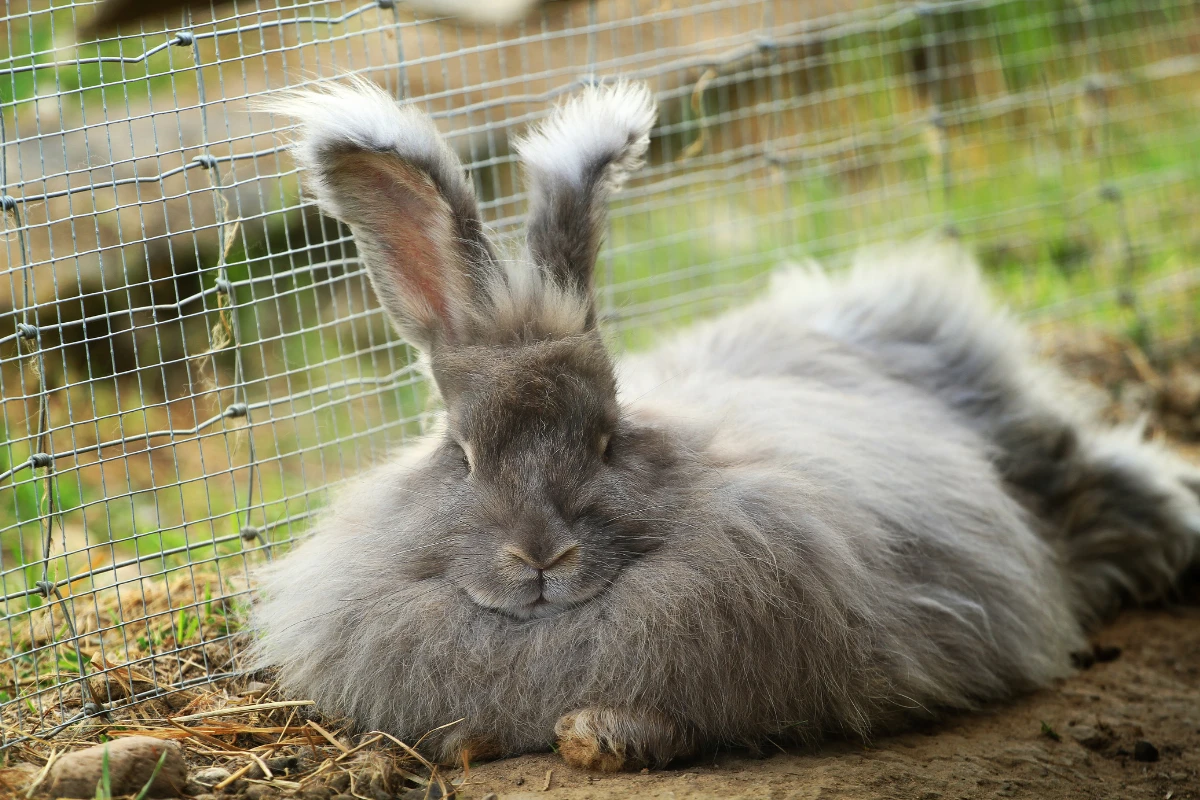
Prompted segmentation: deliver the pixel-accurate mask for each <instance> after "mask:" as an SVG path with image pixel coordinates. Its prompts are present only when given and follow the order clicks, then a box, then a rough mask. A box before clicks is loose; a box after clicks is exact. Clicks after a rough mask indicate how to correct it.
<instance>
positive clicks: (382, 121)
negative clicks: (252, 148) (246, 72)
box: [259, 76, 469, 218]
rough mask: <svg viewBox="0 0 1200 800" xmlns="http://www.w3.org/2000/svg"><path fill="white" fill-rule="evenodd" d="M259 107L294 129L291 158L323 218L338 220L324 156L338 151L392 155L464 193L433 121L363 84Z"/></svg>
mask: <svg viewBox="0 0 1200 800" xmlns="http://www.w3.org/2000/svg"><path fill="white" fill-rule="evenodd" d="M259 107H260V109H261V110H263V111H269V112H273V113H276V114H280V115H283V116H286V117H290V118H292V119H294V120H295V121H296V122H297V123H298V125H297V137H296V140H295V143H294V145H293V147H292V156H293V158H294V159H295V160H296V163H297V165H298V166H299V167H300V168H301V169H302V170H304V171H306V172H307V173H308V178H307V185H308V188H309V189H310V191H312V192H313V194H314V195H315V196H316V199H317V202H318V203H319V204H320V206H321V208H322V210H324V211H325V212H326V213H327V214H330V215H332V216H335V217H338V218H341V217H342V214H341V209H340V208H339V207H338V204H337V202H336V201H335V199H334V197H333V194H332V193H331V192H330V191H328V185H327V181H328V175H327V170H326V163H327V161H328V156H329V155H330V154H332V153H334V152H336V151H339V150H342V151H344V150H368V151H373V152H380V153H391V154H394V155H396V156H397V157H399V158H400V159H402V160H403V161H406V162H410V163H415V164H418V165H420V166H421V167H422V168H423V169H425V170H426V171H427V172H429V173H430V175H431V176H432V177H433V178H434V179H435V180H437V181H438V182H439V183H440V184H442V186H444V187H446V186H453V187H459V186H461V187H462V188H463V189H464V190H466V191H469V186H467V184H466V177H465V176H464V175H463V173H462V170H461V168H460V167H459V166H458V157H457V156H456V155H455V154H454V153H453V151H451V149H450V147H449V145H447V144H446V142H445V140H443V139H442V136H441V134H440V133H439V132H438V129H437V126H436V125H434V123H433V120H432V119H430V118H429V116H428V115H426V114H425V113H424V112H422V111H420V110H419V109H417V108H416V107H414V106H411V105H403V104H400V103H398V102H397V101H396V100H395V98H393V97H392V96H391V95H389V94H388V93H387V92H386V91H384V90H383V89H382V88H381V87H380V86H378V85H377V84H375V83H372V82H371V81H369V80H366V79H365V78H360V77H355V76H348V77H347V78H346V80H345V81H343V82H338V83H328V84H324V85H322V86H320V87H319V88H316V89H302V90H297V91H291V92H282V93H280V94H278V95H276V96H274V97H272V98H269V99H267V100H266V101H264V102H263V103H261V105H260V106H259Z"/></svg>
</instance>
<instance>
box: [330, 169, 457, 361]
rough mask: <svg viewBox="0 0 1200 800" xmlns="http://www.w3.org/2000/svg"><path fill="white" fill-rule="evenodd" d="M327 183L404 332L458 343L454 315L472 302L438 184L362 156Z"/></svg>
mask: <svg viewBox="0 0 1200 800" xmlns="http://www.w3.org/2000/svg"><path fill="white" fill-rule="evenodd" d="M329 178H330V179H329V184H330V186H331V187H332V188H334V190H335V191H336V192H337V193H338V205H339V206H340V207H341V211H342V216H343V218H344V221H346V222H348V223H349V224H350V225H351V227H353V228H354V233H355V236H356V237H357V238H358V239H359V244H360V248H361V247H362V245H366V246H367V248H366V249H367V250H368V251H369V252H368V255H367V267H368V269H369V270H370V272H371V275H372V279H373V280H374V281H375V283H376V286H377V289H378V291H379V295H380V301H381V302H382V303H383V304H384V306H385V307H386V308H387V310H388V311H389V312H391V313H392V315H393V316H394V317H395V318H396V321H397V322H398V323H399V325H400V326H401V328H402V329H403V328H406V327H407V326H409V325H415V326H416V327H418V328H420V329H422V330H423V332H424V333H425V334H426V335H427V336H428V337H429V338H430V339H433V338H437V334H440V335H441V336H442V337H444V338H446V339H449V340H453V339H455V338H457V337H456V336H455V335H454V331H453V322H454V319H453V315H454V312H455V311H460V312H461V311H465V310H466V309H465V308H456V306H458V305H465V304H466V303H468V302H469V296H468V293H467V292H466V289H465V282H466V275H465V273H464V269H463V265H462V264H461V263H460V259H459V257H458V255H457V253H458V249H457V247H456V244H455V239H454V221H453V218H452V215H451V211H450V206H449V205H448V204H447V203H446V201H445V200H444V199H443V198H442V196H441V193H440V192H439V191H438V189H437V187H436V186H435V185H434V183H433V181H431V180H430V179H429V177H428V176H426V175H425V174H424V173H422V172H421V171H420V170H418V169H416V168H414V167H412V166H410V165H408V164H406V163H404V162H402V161H400V160H398V159H396V158H395V157H392V156H388V155H386V154H382V153H361V152H359V153H348V154H346V155H344V156H342V157H341V158H339V159H338V160H337V163H336V165H335V167H334V169H333V170H332V171H331V173H330V175H329ZM380 262H382V263H380ZM387 295H392V296H391V297H388V296H387Z"/></svg>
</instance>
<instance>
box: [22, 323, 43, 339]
mask: <svg viewBox="0 0 1200 800" xmlns="http://www.w3.org/2000/svg"><path fill="white" fill-rule="evenodd" d="M17 335H18V336H20V337H21V338H22V339H36V338H38V329H37V326H36V325H30V324H29V323H27V322H18V323H17Z"/></svg>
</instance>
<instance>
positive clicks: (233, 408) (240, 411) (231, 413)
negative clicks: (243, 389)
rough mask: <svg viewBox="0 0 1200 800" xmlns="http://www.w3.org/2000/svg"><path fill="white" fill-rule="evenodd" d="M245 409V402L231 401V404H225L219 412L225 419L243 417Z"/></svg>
mask: <svg viewBox="0 0 1200 800" xmlns="http://www.w3.org/2000/svg"><path fill="white" fill-rule="evenodd" d="M247 411H248V409H247V407H246V404H245V403H233V404H232V405H230V406H227V407H226V408H225V410H224V411H223V412H221V416H223V417H225V418H226V419H233V418H234V417H244V416H246V412H247Z"/></svg>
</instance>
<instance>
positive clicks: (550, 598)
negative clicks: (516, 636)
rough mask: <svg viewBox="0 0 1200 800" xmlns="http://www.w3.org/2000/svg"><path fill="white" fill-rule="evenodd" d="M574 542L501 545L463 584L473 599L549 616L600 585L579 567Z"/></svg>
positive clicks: (521, 614)
mask: <svg viewBox="0 0 1200 800" xmlns="http://www.w3.org/2000/svg"><path fill="white" fill-rule="evenodd" d="M584 558H585V556H584V552H583V548H582V545H581V544H580V543H579V542H574V541H572V542H567V543H565V544H561V545H556V546H550V547H543V548H537V547H523V546H521V545H517V544H513V543H511V542H510V543H505V544H503V545H501V546H500V547H499V548H498V549H497V551H496V553H495V555H494V557H493V558H492V559H491V563H490V565H489V566H490V570H488V572H487V574H485V575H480V576H477V577H476V579H475V580H472V581H469V582H467V583H466V584H465V585H464V587H463V588H465V589H466V592H467V595H468V596H469V597H470V598H471V600H473V601H474V602H475V603H477V604H479V605H481V606H483V607H484V608H488V609H491V610H493V611H499V612H501V613H504V614H507V615H509V616H512V617H515V618H517V619H533V618H537V617H548V616H553V615H554V614H557V613H559V612H561V611H565V610H567V609H569V608H574V607H575V606H578V605H580V604H581V603H584V602H587V601H588V600H590V599H592V598H593V597H595V596H596V595H597V594H599V593H600V591H601V590H602V589H603V587H604V582H603V581H600V580H596V579H595V576H594V575H592V574H589V571H588V570H587V569H585V563H584Z"/></svg>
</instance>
